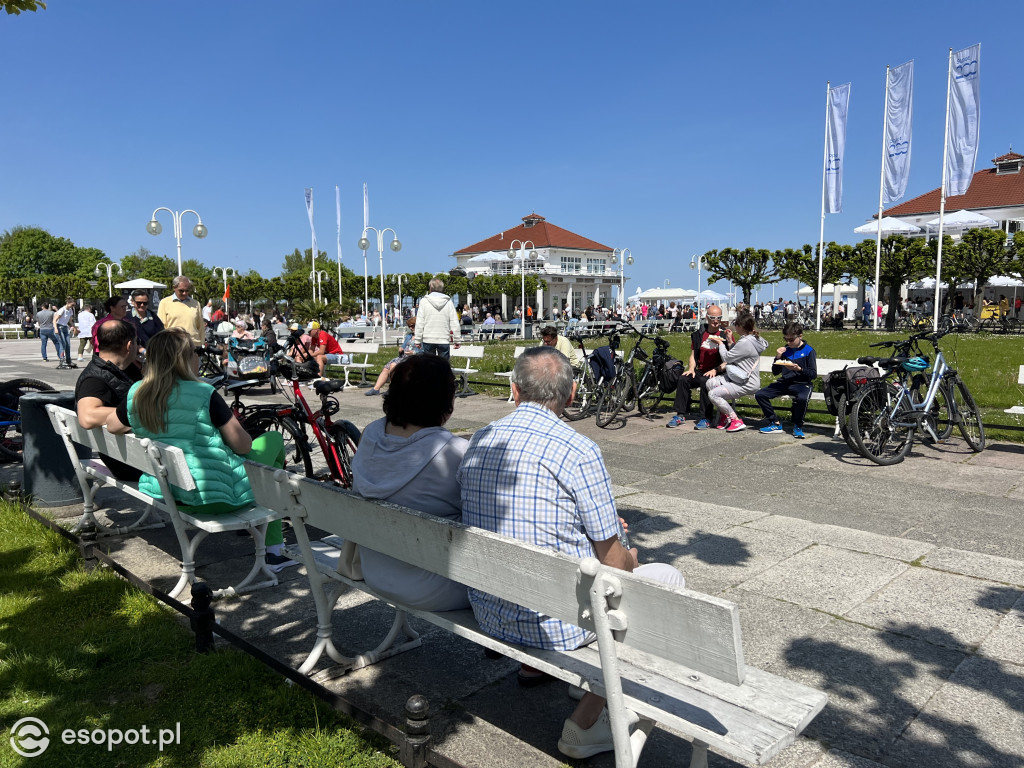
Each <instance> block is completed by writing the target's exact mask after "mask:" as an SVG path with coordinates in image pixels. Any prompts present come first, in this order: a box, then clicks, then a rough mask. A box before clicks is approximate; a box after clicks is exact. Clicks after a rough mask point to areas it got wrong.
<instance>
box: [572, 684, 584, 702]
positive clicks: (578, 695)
mask: <svg viewBox="0 0 1024 768" xmlns="http://www.w3.org/2000/svg"><path fill="white" fill-rule="evenodd" d="M584 694H586V691H584V690H583V689H582V688H580V687H579V686H578V685H573V684H572V683H569V698H570V699H572V700H573V701H579V700H580V699H582V698H583V696H584Z"/></svg>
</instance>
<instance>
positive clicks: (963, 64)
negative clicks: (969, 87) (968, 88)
mask: <svg viewBox="0 0 1024 768" xmlns="http://www.w3.org/2000/svg"><path fill="white" fill-rule="evenodd" d="M953 71H954V72H955V73H956V74H955V75H954V77H953V79H954V80H970V79H971V78H972V77H977V76H978V60H977V59H970V58H968V59H964V60H962V61H958V62H956V65H955V66H954V67H953Z"/></svg>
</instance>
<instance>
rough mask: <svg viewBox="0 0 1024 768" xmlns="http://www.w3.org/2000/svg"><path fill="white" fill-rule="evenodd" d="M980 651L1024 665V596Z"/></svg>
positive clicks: (989, 655) (986, 640) (1002, 659)
mask: <svg viewBox="0 0 1024 768" xmlns="http://www.w3.org/2000/svg"><path fill="white" fill-rule="evenodd" d="M978 653H980V654H981V655H982V656H987V657H989V658H992V659H998V660H1000V661H1008V662H1011V663H1013V664H1019V665H1020V666H1022V667H1024V597H1021V599H1020V600H1018V601H1017V602H1016V604H1015V605H1014V606H1013V608H1011V609H1010V612H1009V613H1007V614H1006V615H1005V616H1004V617H1003V618H1002V619H1000V621H999V625H998V626H997V627H996V628H995V630H993V632H992V634H990V635H989V636H988V637H986V638H985V642H984V643H982V644H981V648H979V649H978Z"/></svg>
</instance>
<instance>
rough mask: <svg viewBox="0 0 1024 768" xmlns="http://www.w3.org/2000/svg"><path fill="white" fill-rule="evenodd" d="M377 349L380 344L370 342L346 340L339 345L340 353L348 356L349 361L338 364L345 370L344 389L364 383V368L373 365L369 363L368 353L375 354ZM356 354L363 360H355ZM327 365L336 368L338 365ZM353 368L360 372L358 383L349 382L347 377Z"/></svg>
mask: <svg viewBox="0 0 1024 768" xmlns="http://www.w3.org/2000/svg"><path fill="white" fill-rule="evenodd" d="M379 349H380V344H372V343H370V342H360V341H352V342H349V341H346V342H345V343H344V344H342V345H341V351H342V353H343V354H346V355H348V356H349V362H347V363H343V364H342V365H341V366H340V367H341V368H343V369H344V370H345V389H348V388H349V387H355V386H365V385H366V370H367V369H368V368H372V367H373V365H372V364H371V363H370V355H376V354H377V351H378V350H379ZM356 355H362V356H363V361H362V362H358V361H357V360H356ZM329 367H331V368H337V367H339V366H334V365H332V366H329ZM353 370H357V371H359V373H360V379H359V384H351V383H349V380H348V377H349V374H350V373H351V372H352V371H353Z"/></svg>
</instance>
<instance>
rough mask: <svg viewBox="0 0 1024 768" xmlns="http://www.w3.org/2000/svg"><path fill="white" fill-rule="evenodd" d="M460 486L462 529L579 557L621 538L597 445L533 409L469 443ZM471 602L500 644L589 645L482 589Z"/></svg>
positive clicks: (525, 407)
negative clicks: (599, 544)
mask: <svg viewBox="0 0 1024 768" xmlns="http://www.w3.org/2000/svg"><path fill="white" fill-rule="evenodd" d="M459 483H460V484H461V486H462V522H464V523H466V524H467V525H474V526H477V527H478V528H483V529H485V530H488V531H493V532H495V533H498V534H501V535H503V536H509V537H511V538H513V539H519V540H520V541H525V542H528V543H530V544H536V545H538V546H541V547H547V548H549V549H554V550H556V551H558V552H564V553H565V554H568V555H572V556H575V557H579V558H584V557H593V556H594V548H593V546H592V545H591V543H590V542H591V541H606V540H607V539H610V538H612V537H614V536H617V535H618V533H619V518H618V514H617V513H616V511H615V501H614V499H613V497H612V488H611V478H609V477H608V470H607V469H605V466H604V461H603V460H602V459H601V451H600V449H599V448H598V447H597V444H596V443H594V441H593V440H590V439H589V438H587V437H584V436H583V435H581V434H579V433H578V432H576V430H574V429H573V428H572V427H570V426H569V425H567V424H565V423H564V422H562V421H561V420H560V419H559V418H558V417H557V416H556V415H555V414H554V413H552V412H551V411H550V410H549V409H548V408H545V407H544V406H542V405H538V404H537V403H522V404H521V405H519V406H518V407H517V408H516V409H515V410H514V411H513V412H512V413H511V414H509V415H508V416H506V417H505V418H503V419H500V420H498V421H496V422H494V423H493V424H491V425H489V426H487V427H484V428H483V429H481V430H479V431H478V432H477V433H476V434H475V435H474V436H473V439H472V440H471V441H470V444H469V449H468V450H467V451H466V455H465V457H464V458H463V460H462V466H461V467H460V468H459ZM469 601H470V603H471V604H472V606H473V613H474V614H475V615H476V619H477V621H478V622H479V623H480V627H481V628H482V629H483V630H484V631H485V632H487V633H488V634H490V635H493V636H494V637H497V638H500V639H502V640H507V641H510V642H514V643H520V644H522V645H529V646H533V647H536V648H548V649H557V650H566V649H572V648H577V647H579V646H580V645H583V644H584V643H588V642H590V641H591V640H593V636H592V635H590V634H589V633H586V632H584V631H583V630H582V629H580V628H579V627H577V626H574V625H572V624H567V623H565V622H563V621H559V620H558V619H552V618H550V617H548V616H543V615H541V614H538V613H536V612H535V611H531V610H527V609H526V608H523V607H521V606H519V605H516V604H515V603H511V602H509V601H507V600H502V599H500V598H497V597H494V596H493V595H488V594H486V593H484V592H480V591H479V590H475V589H470V590H469Z"/></svg>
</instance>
